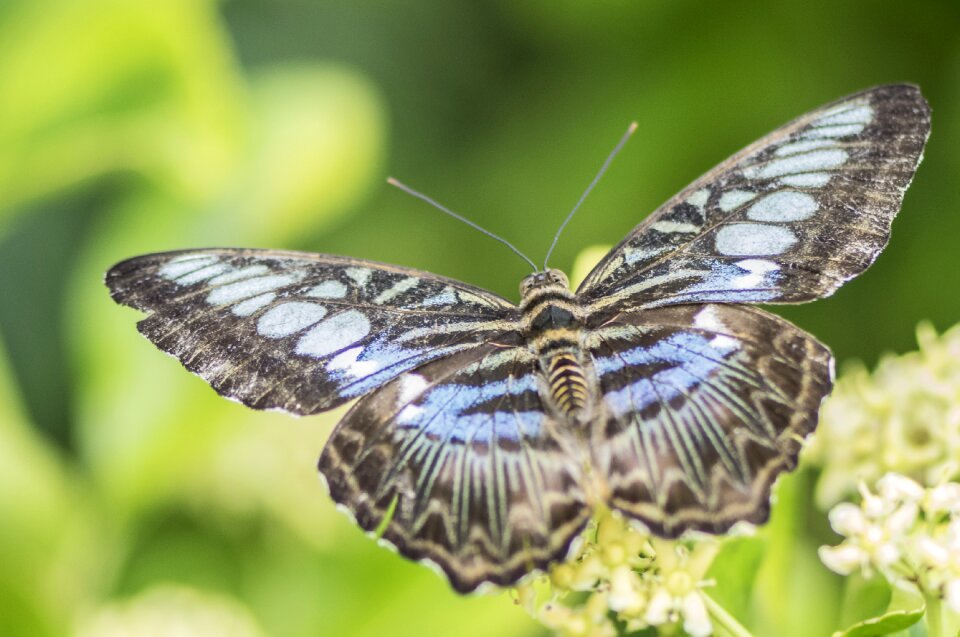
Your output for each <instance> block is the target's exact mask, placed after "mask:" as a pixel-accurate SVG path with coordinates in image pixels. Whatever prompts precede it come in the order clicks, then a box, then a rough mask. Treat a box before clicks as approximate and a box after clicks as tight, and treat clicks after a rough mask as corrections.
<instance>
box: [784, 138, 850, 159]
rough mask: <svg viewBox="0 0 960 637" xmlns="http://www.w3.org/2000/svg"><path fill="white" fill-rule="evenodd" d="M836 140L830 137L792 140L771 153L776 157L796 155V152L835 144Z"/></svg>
mask: <svg viewBox="0 0 960 637" xmlns="http://www.w3.org/2000/svg"><path fill="white" fill-rule="evenodd" d="M836 144H837V142H835V141H833V140H832V139H809V140H805V141H800V142H793V143H791V144H784V145H783V146H781V147H780V148H778V149H777V150H776V151H775V152H774V153H773V154H774V155H775V156H776V157H785V156H787V155H796V154H797V153H805V152H807V151H811V150H817V149H818V148H827V147H832V146H836Z"/></svg>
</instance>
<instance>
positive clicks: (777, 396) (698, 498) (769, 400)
mask: <svg viewBox="0 0 960 637" xmlns="http://www.w3.org/2000/svg"><path fill="white" fill-rule="evenodd" d="M588 347H589V349H590V353H591V356H592V358H593V361H594V366H595V369H596V374H597V378H598V382H599V391H600V395H601V396H602V400H603V403H604V406H605V409H604V417H603V419H602V420H600V421H598V422H597V423H596V426H595V428H594V435H593V439H592V442H593V444H592V448H593V466H594V467H596V468H597V470H598V471H599V472H600V473H601V474H602V475H605V476H606V477H607V481H608V485H609V489H610V497H609V504H610V506H611V507H613V508H614V509H618V510H620V511H622V512H624V513H626V514H628V515H630V516H631V517H635V518H637V519H640V520H642V521H643V522H644V523H646V524H647V525H648V526H649V527H650V528H651V529H653V530H654V531H656V532H657V533H658V534H660V535H665V536H670V537H673V536H676V535H679V534H680V533H682V532H683V531H685V530H687V529H690V528H694V529H698V530H701V531H707V532H712V533H720V532H723V531H725V530H727V529H728V528H730V526H732V525H733V524H735V523H736V522H739V521H749V522H754V523H760V522H763V521H765V520H766V517H767V513H768V503H769V498H770V486H771V484H772V482H773V480H774V479H775V478H776V476H777V475H778V474H779V473H780V472H781V471H784V470H788V469H792V468H793V467H794V465H795V463H796V458H797V453H798V452H799V450H800V445H801V441H802V440H803V439H804V438H805V437H806V436H807V435H808V434H809V433H810V432H811V431H813V428H814V426H815V425H816V419H817V411H818V409H819V407H820V402H821V401H822V400H823V398H824V397H825V396H826V395H827V394H828V393H829V391H830V387H831V383H832V375H833V374H832V359H831V357H830V352H829V350H828V349H827V348H826V347H825V346H823V345H822V344H820V343H818V342H817V341H816V339H814V338H813V337H811V336H809V335H808V334H805V333H804V332H802V331H801V330H799V329H797V328H796V327H794V326H793V325H791V324H790V323H788V322H786V321H784V320H783V319H781V318H778V317H776V316H774V315H772V314H769V313H767V312H764V311H762V310H759V309H757V308H751V307H744V306H738V305H718V304H706V305H680V306H674V307H665V308H658V309H653V310H647V311H643V312H638V311H629V312H624V313H621V314H619V315H617V316H615V317H612V318H610V319H608V320H607V321H606V322H605V323H604V325H603V326H602V327H598V328H597V329H596V330H593V331H592V332H591V333H590V336H589V339H588Z"/></svg>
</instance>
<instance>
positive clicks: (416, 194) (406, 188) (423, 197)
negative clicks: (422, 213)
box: [387, 177, 537, 272]
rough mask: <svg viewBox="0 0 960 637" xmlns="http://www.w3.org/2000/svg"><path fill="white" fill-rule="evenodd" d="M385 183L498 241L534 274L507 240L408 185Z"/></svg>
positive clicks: (391, 178)
mask: <svg viewBox="0 0 960 637" xmlns="http://www.w3.org/2000/svg"><path fill="white" fill-rule="evenodd" d="M387 183H388V184H390V185H391V186H393V187H394V188H399V189H400V190H402V191H403V192H405V193H407V194H408V195H413V196H414V197H416V198H417V199H420V200H422V201H426V202H427V203H428V204H430V205H431V206H433V207H434V208H437V209H438V210H440V211H441V212H445V213H447V214H448V215H450V216H451V217H453V218H454V219H458V220H460V221H462V222H464V223H465V224H467V225H468V226H470V227H471V228H473V229H475V230H479V231H480V232H482V233H483V234H485V235H487V236H488V237H490V238H491V239H496V240H497V241H499V242H500V243H502V244H503V245H505V246H507V247H508V248H510V249H511V250H513V252H514V253H515V254H516V255H517V256H519V257H520V258H521V259H523V260H524V261H526V262H527V263H529V264H530V267H531V268H533V271H534V272H536V271H537V264H536V263H534V262H533V260H532V259H530V257H528V256H527V255H525V254H524V253H522V252H520V250H519V249H517V247H516V246H515V245H513V244H512V243H510V242H509V241H507V240H506V239H504V238H503V237H499V236H497V235H495V234H493V233H492V232H490V231H489V230H487V229H486V228H482V227H480V226H478V225H477V224H475V223H474V222H472V221H470V220H469V219H467V218H466V217H464V216H462V215H458V214H457V213H455V212H454V211H453V210H450V209H449V208H447V207H446V206H442V205H440V204H439V203H437V202H436V201H434V200H433V199H431V198H430V197H428V196H426V195H425V194H423V193H421V192H417V191H416V190H414V189H413V188H411V187H410V186H408V185H406V184H404V183H402V182H400V181H398V180H396V179H394V178H393V177H389V178H387Z"/></svg>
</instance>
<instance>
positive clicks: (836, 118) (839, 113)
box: [813, 106, 873, 126]
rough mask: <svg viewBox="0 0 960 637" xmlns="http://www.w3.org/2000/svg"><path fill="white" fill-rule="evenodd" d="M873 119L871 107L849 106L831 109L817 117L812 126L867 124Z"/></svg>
mask: <svg viewBox="0 0 960 637" xmlns="http://www.w3.org/2000/svg"><path fill="white" fill-rule="evenodd" d="M872 120H873V109H872V108H871V107H869V106H856V107H853V108H850V107H849V106H847V107H845V108H842V109H840V110H837V109H832V110H831V111H829V112H828V113H827V114H825V115H824V116H823V117H820V118H819V119H817V120H816V121H815V122H814V123H813V125H814V126H835V125H837V124H869V123H870V122H871V121H872Z"/></svg>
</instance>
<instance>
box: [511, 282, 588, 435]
mask: <svg viewBox="0 0 960 637" xmlns="http://www.w3.org/2000/svg"><path fill="white" fill-rule="evenodd" d="M520 293H521V295H522V299H521V301H520V310H521V312H522V313H523V324H524V332H525V336H526V338H527V346H528V347H529V348H530V349H531V351H532V352H533V353H534V354H535V355H536V356H537V358H538V359H539V361H540V370H541V372H542V374H543V378H544V379H545V380H546V383H545V388H546V393H547V394H548V395H549V399H550V402H551V403H552V405H553V406H554V407H555V408H556V410H557V411H558V412H560V413H562V414H563V415H564V416H566V417H568V418H571V419H574V420H580V419H582V418H584V417H585V416H586V414H587V413H588V411H589V405H590V402H591V397H590V392H589V391H588V387H589V384H588V382H587V372H586V365H587V362H586V361H585V360H584V354H583V347H582V346H581V343H580V339H581V327H582V325H583V323H582V309H581V307H580V304H579V303H578V302H577V298H576V295H575V294H574V293H573V292H571V291H570V288H569V286H568V283H567V277H566V276H565V275H564V274H563V272H560V271H559V270H546V271H544V272H537V273H534V274H531V275H530V276H528V277H526V278H525V279H524V280H523V281H522V282H521V284H520Z"/></svg>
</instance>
